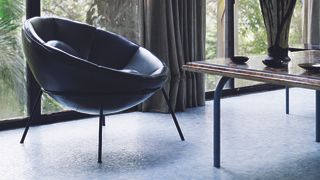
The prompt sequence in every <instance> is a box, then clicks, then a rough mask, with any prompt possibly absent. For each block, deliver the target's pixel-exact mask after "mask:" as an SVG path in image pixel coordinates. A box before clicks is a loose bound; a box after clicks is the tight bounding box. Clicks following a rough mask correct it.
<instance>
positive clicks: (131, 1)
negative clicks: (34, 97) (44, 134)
mask: <svg viewBox="0 0 320 180" xmlns="http://www.w3.org/2000/svg"><path fill="white" fill-rule="evenodd" d="M41 2H42V12H41V13H42V16H59V17H64V18H67V19H72V20H76V21H80V22H85V23H88V24H91V25H93V26H95V27H99V28H101V29H104V30H108V31H112V32H115V33H117V34H121V35H123V36H125V37H127V38H128V39H130V40H132V41H134V42H136V43H139V42H141V40H142V39H141V34H142V33H141V29H140V28H141V24H140V23H141V18H140V16H141V9H140V7H141V5H140V3H141V0H42V1H41ZM61 110H62V108H61V107H60V106H59V105H58V104H57V103H56V102H55V101H54V100H53V99H51V98H49V97H48V96H43V101H42V113H52V112H57V111H61Z"/></svg>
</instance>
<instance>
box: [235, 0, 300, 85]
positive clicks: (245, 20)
mask: <svg viewBox="0 0 320 180" xmlns="http://www.w3.org/2000/svg"><path fill="white" fill-rule="evenodd" d="M290 27H291V28H290V36H289V45H291V46H294V47H297V46H301V45H302V1H301V0H298V1H297V4H296V8H295V11H294V15H293V17H292V21H291V26H290ZM235 32H236V35H235V44H236V46H235V52H236V54H237V55H244V56H249V55H266V54H267V48H268V45H267V40H266V39H267V35H266V31H265V26H264V22H263V18H262V14H261V11H260V3H259V0H241V1H236V5H235ZM256 84H260V82H255V81H247V80H240V79H236V80H235V87H236V88H237V87H244V86H250V85H256Z"/></svg>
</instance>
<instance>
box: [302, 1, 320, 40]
mask: <svg viewBox="0 0 320 180" xmlns="http://www.w3.org/2000/svg"><path fill="white" fill-rule="evenodd" d="M303 12H304V18H303V19H304V22H303V27H304V29H303V31H304V33H303V41H304V43H305V44H309V45H320V1H319V0H305V1H304V11H303Z"/></svg>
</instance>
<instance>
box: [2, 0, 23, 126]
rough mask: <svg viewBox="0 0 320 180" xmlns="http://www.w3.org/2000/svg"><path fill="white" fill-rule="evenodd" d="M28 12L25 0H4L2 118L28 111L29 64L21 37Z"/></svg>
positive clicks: (9, 117)
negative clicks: (24, 3) (25, 58)
mask: <svg viewBox="0 0 320 180" xmlns="http://www.w3.org/2000/svg"><path fill="white" fill-rule="evenodd" d="M24 13H25V12H24V5H23V1H21V0H2V1H0V55H1V56H0V120H3V119H11V118H17V117H24V116H25V115H26V84H25V82H26V80H25V68H26V65H25V61H24V59H23V52H22V48H21V41H20V36H21V32H20V31H21V30H20V27H21V25H22V22H23V15H24Z"/></svg>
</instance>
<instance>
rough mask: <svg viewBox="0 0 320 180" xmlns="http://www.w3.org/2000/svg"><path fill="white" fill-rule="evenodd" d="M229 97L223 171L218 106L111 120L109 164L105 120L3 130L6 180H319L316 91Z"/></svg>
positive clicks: (0, 172) (0, 171) (0, 166)
mask: <svg viewBox="0 0 320 180" xmlns="http://www.w3.org/2000/svg"><path fill="white" fill-rule="evenodd" d="M284 92H285V91H284V90H277V91H270V92H264V93H257V94H250V95H243V96H237V97H229V98H224V99H222V126H221V128H222V129H221V130H222V136H221V137H222V140H221V142H222V147H221V153H222V156H221V168H220V169H216V168H214V167H213V165H212V164H213V160H212V159H213V155H212V148H213V147H212V109H213V107H212V101H208V102H206V106H205V107H199V108H190V109H187V111H186V112H182V113H177V117H178V120H179V122H180V125H181V128H182V130H183V132H184V135H185V138H186V141H184V142H182V141H180V139H179V136H178V134H177V132H176V129H175V127H174V124H173V122H172V119H171V116H170V115H169V114H159V113H141V112H133V113H125V114H118V115H112V116H107V117H106V126H105V127H104V128H103V130H104V132H103V156H102V160H103V163H102V164H98V163H97V138H98V118H90V119H84V120H78V121H71V122H64V123H57V124H51V125H43V126H36V127H31V128H30V131H29V134H28V136H27V138H26V141H25V144H24V145H21V144H19V139H20V137H21V135H22V132H23V129H15V130H8V131H0V179H1V180H2V179H3V180H11V179H19V180H20V179H41V180H43V179H129V180H135V179H138V180H140V179H142V180H150V179H152V180H153V179H161V180H162V179H164V180H171V179H183V180H185V179H199V180H205V179H270V180H274V179H288V180H289V179H290V180H293V179H299V180H301V179H308V180H309V179H320V143H316V142H315V135H314V129H315V128H314V126H315V120H314V119H315V112H314V111H315V107H314V104H315V102H314V96H315V93H314V91H312V90H304V89H298V88H293V89H291V94H290V96H291V102H290V103H291V104H290V107H291V109H290V110H291V113H290V115H286V114H285V106H284Z"/></svg>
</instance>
